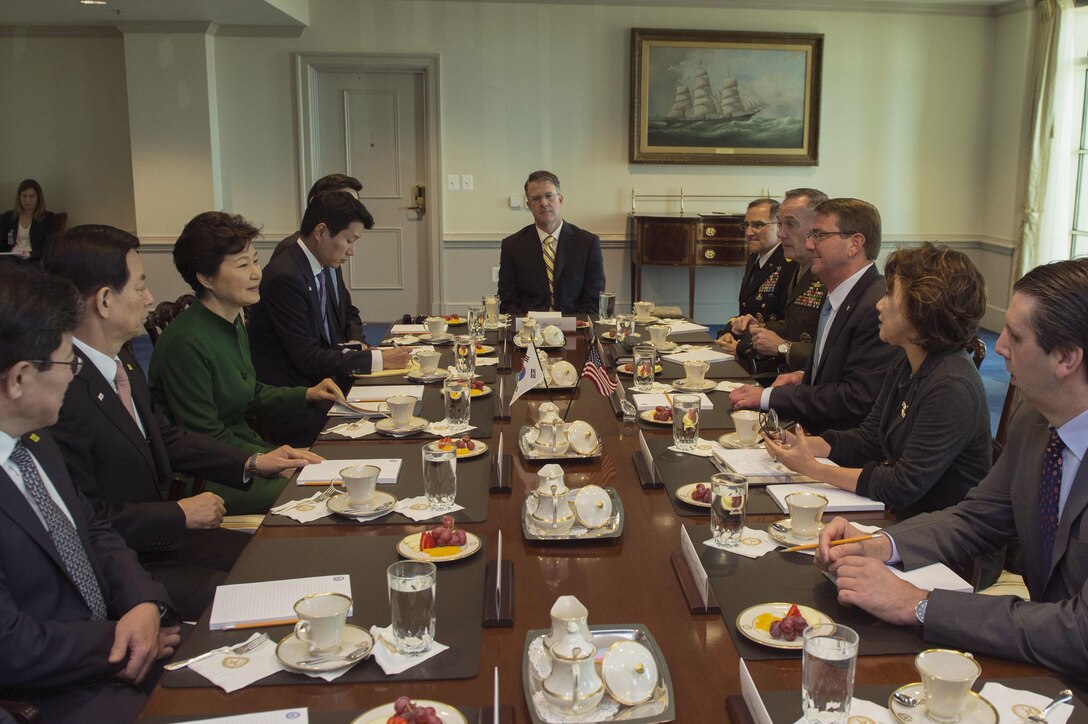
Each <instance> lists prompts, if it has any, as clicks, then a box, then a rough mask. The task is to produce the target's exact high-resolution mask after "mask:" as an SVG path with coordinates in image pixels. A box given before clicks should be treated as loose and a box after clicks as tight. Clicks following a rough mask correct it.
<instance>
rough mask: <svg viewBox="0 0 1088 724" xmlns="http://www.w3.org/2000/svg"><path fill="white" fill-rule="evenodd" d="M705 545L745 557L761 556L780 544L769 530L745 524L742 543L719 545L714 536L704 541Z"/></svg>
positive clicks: (741, 535)
mask: <svg viewBox="0 0 1088 724" xmlns="http://www.w3.org/2000/svg"><path fill="white" fill-rule="evenodd" d="M703 545H705V546H707V547H708V548H717V549H718V550H720V551H727V552H729V553H736V554H737V555H738V556H744V557H745V558H759V557H760V556H763V555H766V554H767V553H770V552H771V551H773V550H774V549H775V548H777V547H778V544H777V543H775V542H774V541H773V540H771V537H770V536H769V535H767V531H765V530H755V529H754V528H749V527H748V526H745V527H744V531H743V532H742V533H741V534H740V543H739V544H737V545H735V546H733V547H732V548H727V547H726V546H723V545H718V544H717V543H715V542H714V539H713V538H711V539H710V540H705V541H703Z"/></svg>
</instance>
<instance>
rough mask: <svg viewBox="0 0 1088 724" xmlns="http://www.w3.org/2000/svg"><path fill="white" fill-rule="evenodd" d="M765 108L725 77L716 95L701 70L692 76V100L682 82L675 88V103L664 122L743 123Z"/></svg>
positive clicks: (764, 105) (762, 103)
mask: <svg viewBox="0 0 1088 724" xmlns="http://www.w3.org/2000/svg"><path fill="white" fill-rule="evenodd" d="M766 107H767V104H766V103H764V102H763V101H762V99H760V98H759V97H758V96H756V95H753V94H743V95H742V94H741V92H740V87H739V86H738V85H737V79H736V78H734V77H732V76H726V77H725V78H724V79H723V80H722V86H721V90H719V91H717V92H715V91H714V89H713V88H712V87H711V86H710V74H709V73H707V72H706V71H705V70H701V71H699V74H698V75H697V76H696V77H695V94H694V97H693V96H692V92H691V90H690V89H689V88H688V86H687V85H686V84H684V83H681V84H680V85H678V86H677V87H676V100H675V101H673V104H672V109H671V110H670V111H669V112H668V113H667V114H666V115H665V122H666V123H681V122H683V121H703V120H725V121H746V120H748V119H749V118H751V117H752V116H754V115H755V114H757V113H759V112H760V111H762V110H763V109H764V108H766Z"/></svg>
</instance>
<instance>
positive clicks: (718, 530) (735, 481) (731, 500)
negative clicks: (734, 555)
mask: <svg viewBox="0 0 1088 724" xmlns="http://www.w3.org/2000/svg"><path fill="white" fill-rule="evenodd" d="M747 504H748V478H746V477H744V476H743V475H737V474H736V473H717V474H715V475H712V476H710V529H711V532H712V533H713V534H714V542H715V543H717V544H718V545H721V546H725V547H727V548H732V547H733V546H735V545H737V544H738V543H740V538H741V534H742V533H743V532H744V510H745V507H746V506H747Z"/></svg>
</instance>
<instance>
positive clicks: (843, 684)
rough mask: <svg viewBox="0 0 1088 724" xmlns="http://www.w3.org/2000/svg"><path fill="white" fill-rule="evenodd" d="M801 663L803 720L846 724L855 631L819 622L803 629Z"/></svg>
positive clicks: (855, 651)
mask: <svg viewBox="0 0 1088 724" xmlns="http://www.w3.org/2000/svg"><path fill="white" fill-rule="evenodd" d="M803 638H804V654H803V659H802V663H801V707H802V710H803V712H804V717H805V721H806V722H814V723H815V722H819V724H832V723H834V724H846V722H847V721H848V720H849V719H850V699H851V697H853V695H854V667H855V665H856V664H857V660H858V634H857V632H856V631H854V630H853V629H852V628H848V627H846V626H841V625H839V624H835V623H821V624H817V625H815V626H809V627H808V628H806V629H805V632H804V634H803Z"/></svg>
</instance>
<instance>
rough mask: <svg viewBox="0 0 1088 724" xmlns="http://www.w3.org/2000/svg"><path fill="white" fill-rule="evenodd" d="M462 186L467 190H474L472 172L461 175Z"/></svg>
mask: <svg viewBox="0 0 1088 724" xmlns="http://www.w3.org/2000/svg"><path fill="white" fill-rule="evenodd" d="M461 188H462V189H464V190H465V191H472V190H473V189H474V188H475V183H474V182H473V180H472V174H467V173H466V174H464V175H463V176H461Z"/></svg>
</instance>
